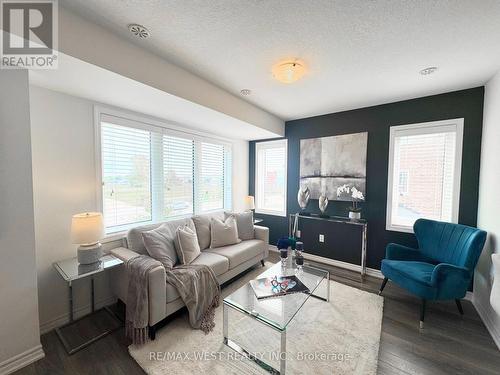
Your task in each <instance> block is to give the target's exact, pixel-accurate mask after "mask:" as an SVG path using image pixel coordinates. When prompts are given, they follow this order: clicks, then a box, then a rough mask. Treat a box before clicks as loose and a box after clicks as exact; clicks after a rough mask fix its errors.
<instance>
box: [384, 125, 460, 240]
mask: <svg viewBox="0 0 500 375" xmlns="http://www.w3.org/2000/svg"><path fill="white" fill-rule="evenodd" d="M462 137H463V119H454V120H446V121H436V122H427V123H423V124H413V125H402V126H392V127H391V130H390V146H389V174H388V176H389V181H388V191H387V224H386V227H387V230H395V231H401V232H413V223H414V222H415V220H417V219H418V218H427V219H433V220H441V221H448V222H454V223H456V222H458V204H459V197H460V174H461V164H462Z"/></svg>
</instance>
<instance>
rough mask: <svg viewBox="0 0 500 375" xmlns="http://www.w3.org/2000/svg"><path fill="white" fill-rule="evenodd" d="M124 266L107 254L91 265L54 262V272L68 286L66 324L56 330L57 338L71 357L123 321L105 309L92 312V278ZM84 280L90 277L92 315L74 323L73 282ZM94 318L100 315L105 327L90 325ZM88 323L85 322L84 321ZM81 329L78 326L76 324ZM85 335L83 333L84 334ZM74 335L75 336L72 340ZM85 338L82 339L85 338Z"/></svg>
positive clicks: (67, 261)
mask: <svg viewBox="0 0 500 375" xmlns="http://www.w3.org/2000/svg"><path fill="white" fill-rule="evenodd" d="M122 264H123V261H122V260H121V259H118V258H117V257H115V256H113V255H111V254H109V255H105V256H103V257H102V258H101V259H100V260H99V261H98V262H96V263H93V264H79V263H78V260H77V258H76V257H75V258H71V259H65V260H61V261H59V262H56V263H54V268H55V269H56V270H57V272H58V273H59V275H60V276H61V277H62V278H63V279H64V281H66V282H67V283H68V290H69V323H67V324H65V325H64V326H62V327H58V328H56V333H57V336H59V339H60V340H61V342H62V344H63V345H64V348H65V349H66V351H67V352H68V354H70V355H71V354H74V353H76V352H77V351H79V350H81V349H83V348H85V347H87V346H89V345H90V344H92V343H93V342H95V341H97V340H99V339H101V338H103V337H104V336H106V335H108V334H109V333H111V332H113V331H115V330H116V329H118V328H120V327H121V326H122V325H123V324H122V321H121V320H120V319H119V318H118V317H117V316H116V314H114V313H113V312H112V311H111V310H110V309H109V308H108V307H107V306H106V307H104V308H102V309H99V310H97V311H96V310H95V290H94V276H95V275H97V274H99V273H101V272H105V271H107V270H110V269H111V268H113V267H117V266H120V265H122ZM85 278H90V284H91V313H90V314H87V315H85V316H83V317H81V318H79V319H77V320H74V317H73V304H74V299H73V282H74V281H76V280H81V279H85ZM97 315H99V316H100V315H102V319H101V320H104V324H103V323H102V322H99V324H96V325H92V324H91V322H89V320H90V318H92V317H98V316H97ZM85 319H86V320H87V321H84V320H85ZM79 323H80V324H81V325H83V326H84V328H83V329H82V327H77V325H78V324H79ZM85 331H86V332H87V334H85V335H84V334H83V332H85ZM75 336H78V337H76V338H75ZM84 336H85V337H84Z"/></svg>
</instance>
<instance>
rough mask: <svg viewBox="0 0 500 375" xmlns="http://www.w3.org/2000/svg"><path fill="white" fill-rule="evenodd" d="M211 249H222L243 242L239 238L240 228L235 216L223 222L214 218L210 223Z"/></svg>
mask: <svg viewBox="0 0 500 375" xmlns="http://www.w3.org/2000/svg"><path fill="white" fill-rule="evenodd" d="M210 235H211V239H212V240H211V242H210V247H211V248H215V247H221V246H227V245H234V244H235V243H239V242H241V240H240V239H239V238H238V226H237V223H236V218H235V217H234V215H231V216H229V217H228V218H227V219H226V220H224V221H222V220H219V219H216V218H212V220H211V222H210Z"/></svg>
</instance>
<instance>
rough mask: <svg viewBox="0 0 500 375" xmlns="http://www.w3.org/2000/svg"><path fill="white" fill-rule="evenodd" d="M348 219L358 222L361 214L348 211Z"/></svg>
mask: <svg viewBox="0 0 500 375" xmlns="http://www.w3.org/2000/svg"><path fill="white" fill-rule="evenodd" d="M349 219H351V220H359V219H361V212H359V211H349Z"/></svg>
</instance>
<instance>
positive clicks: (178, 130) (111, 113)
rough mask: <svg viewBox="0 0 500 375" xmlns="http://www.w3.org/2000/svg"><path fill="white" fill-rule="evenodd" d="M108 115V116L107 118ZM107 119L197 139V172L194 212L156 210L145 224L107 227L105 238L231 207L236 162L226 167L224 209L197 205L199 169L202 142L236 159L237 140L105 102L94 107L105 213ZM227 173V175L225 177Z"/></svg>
mask: <svg viewBox="0 0 500 375" xmlns="http://www.w3.org/2000/svg"><path fill="white" fill-rule="evenodd" d="M103 118H104V119H103ZM106 118H109V119H110V120H112V121H110V122H112V123H114V124H116V125H120V126H126V127H130V128H135V129H141V130H146V131H150V132H155V133H158V134H161V135H162V136H163V135H166V136H169V135H170V136H174V137H179V138H184V139H188V140H193V141H194V160H193V162H194V171H193V174H194V176H193V213H192V214H184V215H177V216H172V217H169V218H163V217H158V216H155V215H154V214H153V212H152V219H151V220H148V221H146V222H141V223H138V222H137V223H131V224H126V225H121V226H119V227H117V229H116V230H111V231H110V230H109V229H108V228H105V239H106V240H114V239H119V238H123V235H124V234H125V233H126V232H127V231H128V230H129V229H131V228H134V227H138V226H142V225H148V224H156V223H162V222H166V221H171V220H177V219H182V218H188V217H192V216H193V215H199V214H207V213H210V212H218V211H224V210H231V209H232V206H233V201H234V197H233V194H232V192H233V186H232V185H233V177H234V173H233V172H234V170H233V168H232V166H233V162H232V161H231V170H229V169H226V168H225V169H224V173H228V176H227V178H228V180H229V181H227V184H228V185H226V182H224V185H223V186H224V191H223V206H224V207H223V208H222V209H218V210H213V211H200V210H199V208H198V207H197V206H198V205H197V200H198V199H199V195H198V190H199V186H198V183H199V175H200V173H199V168H200V159H201V151H197V150H201V148H200V145H201V143H202V142H205V143H213V144H220V145H222V146H224V150H228V151H229V154H230V157H231V159H232V158H233V143H232V142H231V140H229V139H226V138H222V137H218V136H214V135H212V134H207V133H204V132H200V131H196V130H192V129H189V130H187V131H186V127H183V126H182V125H179V124H175V123H172V122H167V121H164V120H158V119H155V118H153V117H149V116H146V115H141V114H137V113H135V112H131V111H127V110H123V109H118V108H113V107H107V106H102V105H95V106H94V166H95V178H96V180H95V181H96V186H95V192H96V195H95V197H96V206H97V209H98V211H99V212H103V185H102V184H103V175H102V173H103V171H102V149H101V145H102V142H101V131H102V130H101V122H106V120H105V119H106ZM226 157H227V156H226V152H224V158H226ZM225 178H226V176H224V179H225ZM151 184H153V181H152V180H151ZM226 186H230V189H229V191H230V194H231V197H230V198H229V197H227V196H226V194H227V191H226V189H227V187H226ZM153 195H154V193H153V190H151V205H152V208H153V207H154V206H155V203H154V202H153Z"/></svg>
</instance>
